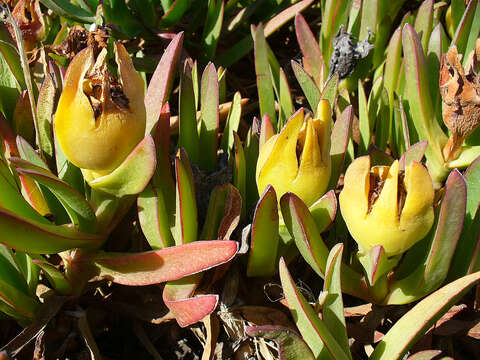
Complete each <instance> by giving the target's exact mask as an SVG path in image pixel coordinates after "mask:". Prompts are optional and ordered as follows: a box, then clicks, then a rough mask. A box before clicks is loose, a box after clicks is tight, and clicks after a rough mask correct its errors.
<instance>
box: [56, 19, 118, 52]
mask: <svg viewBox="0 0 480 360" xmlns="http://www.w3.org/2000/svg"><path fill="white" fill-rule="evenodd" d="M108 37H109V35H108V32H107V30H106V29H105V28H98V29H96V30H94V31H91V32H90V31H88V30H87V29H85V28H84V27H83V26H80V25H74V26H72V28H71V29H70V32H69V33H68V36H67V38H66V39H65V40H64V41H63V42H62V44H61V45H57V46H51V47H50V49H49V50H50V51H52V52H54V53H56V54H57V55H60V56H64V57H67V58H69V59H73V58H74V57H75V55H77V54H78V53H79V52H80V51H82V50H83V49H85V48H87V47H88V46H92V48H93V54H94V57H97V56H98V54H99V53H100V51H101V50H102V49H103V48H107V40H108Z"/></svg>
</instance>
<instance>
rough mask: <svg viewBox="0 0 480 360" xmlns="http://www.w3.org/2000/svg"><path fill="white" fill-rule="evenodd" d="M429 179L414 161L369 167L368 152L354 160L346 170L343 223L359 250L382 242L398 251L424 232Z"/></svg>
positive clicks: (428, 220)
mask: <svg viewBox="0 0 480 360" xmlns="http://www.w3.org/2000/svg"><path fill="white" fill-rule="evenodd" d="M433 197H434V191H433V184H432V179H431V177H430V175H429V174H428V171H427V170H426V169H425V167H424V166H423V165H421V164H420V163H418V162H412V163H411V164H410V165H409V166H407V167H406V168H405V171H401V170H400V168H399V162H398V161H395V162H394V163H393V164H392V165H391V166H373V167H371V163H370V157H369V156H363V157H360V158H358V159H356V160H355V161H354V162H353V163H352V164H351V165H350V166H349V168H348V169H347V172H346V174H345V180H344V188H343V190H342V192H341V194H340V209H341V211H342V216H343V218H344V220H345V222H346V224H347V227H348V229H349V231H350V233H351V234H352V236H353V238H354V239H355V241H356V242H357V243H358V244H359V245H360V247H361V248H362V249H363V250H366V251H368V250H370V249H371V248H372V247H374V246H377V245H382V246H383V248H384V249H385V253H386V254H387V255H388V256H393V255H398V254H401V253H403V252H405V251H406V250H408V249H409V248H410V247H412V246H413V245H414V244H415V243H417V242H418V241H420V240H421V239H423V238H424V237H425V235H427V233H428V232H429V230H430V228H431V227H432V224H433V220H434V214H433Z"/></svg>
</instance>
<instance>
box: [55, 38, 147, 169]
mask: <svg viewBox="0 0 480 360" xmlns="http://www.w3.org/2000/svg"><path fill="white" fill-rule="evenodd" d="M106 56H107V50H106V49H103V50H101V51H100V53H99V54H98V56H97V57H96V59H95V56H94V50H93V47H88V48H86V49H84V50H82V51H81V52H80V53H78V54H77V55H76V56H75V58H74V59H73V60H72V62H71V63H70V66H69V67H68V70H67V73H66V75H65V81H64V88H63V92H62V95H61V96H60V100H59V103H58V108H57V112H56V114H55V132H56V136H57V138H58V141H59V143H60V146H61V148H62V150H63V152H64V153H65V156H66V157H67V158H68V160H70V161H71V162H72V163H73V164H75V165H76V166H78V167H80V168H82V169H89V170H92V171H94V172H95V173H96V174H98V175H101V174H107V173H109V172H111V171H112V170H114V169H115V168H116V167H117V166H118V165H120V163H121V162H122V161H123V160H124V159H125V158H126V157H127V155H128V154H129V153H130V152H131V151H132V150H133V148H134V147H135V146H136V145H137V144H138V143H139V142H140V141H141V140H142V139H143V138H144V136H145V123H146V112H145V104H144V102H143V100H144V82H143V80H142V78H141V77H140V75H139V74H138V73H137V72H136V71H135V68H134V67H133V63H132V60H131V59H130V57H129V56H128V53H127V51H126V50H125V48H124V47H123V45H121V44H119V43H116V44H115V61H116V63H117V65H118V80H117V79H115V78H114V77H113V76H112V75H111V74H110V72H109V71H108V68H107V61H106V60H107V59H106Z"/></svg>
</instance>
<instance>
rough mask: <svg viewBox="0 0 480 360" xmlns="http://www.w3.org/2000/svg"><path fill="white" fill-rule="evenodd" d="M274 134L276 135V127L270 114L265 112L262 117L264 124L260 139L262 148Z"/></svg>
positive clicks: (259, 142) (261, 128)
mask: <svg viewBox="0 0 480 360" xmlns="http://www.w3.org/2000/svg"><path fill="white" fill-rule="evenodd" d="M273 135H275V129H274V127H273V124H272V121H271V120H270V116H268V114H264V115H263V118H262V125H261V127H260V138H259V140H258V144H259V146H260V148H262V146H263V145H264V144H265V143H266V142H267V141H268V139H270V138H271V137H272V136H273Z"/></svg>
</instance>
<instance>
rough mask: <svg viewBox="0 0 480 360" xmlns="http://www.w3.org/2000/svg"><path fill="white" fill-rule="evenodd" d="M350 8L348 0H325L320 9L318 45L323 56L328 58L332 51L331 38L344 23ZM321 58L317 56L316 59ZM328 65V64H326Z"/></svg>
mask: <svg viewBox="0 0 480 360" xmlns="http://www.w3.org/2000/svg"><path fill="white" fill-rule="evenodd" d="M349 10H350V1H348V0H340V1H335V0H326V1H325V6H324V8H323V9H322V20H323V21H322V27H321V30H320V47H321V49H322V53H323V55H324V56H323V58H324V59H327V60H329V59H330V57H331V55H332V51H333V38H334V37H335V35H337V33H338V30H339V29H340V25H342V24H346V23H347V19H348V15H349ZM319 59H321V58H317V61H318V60H319ZM326 65H327V66H328V64H326Z"/></svg>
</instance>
